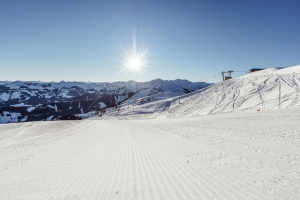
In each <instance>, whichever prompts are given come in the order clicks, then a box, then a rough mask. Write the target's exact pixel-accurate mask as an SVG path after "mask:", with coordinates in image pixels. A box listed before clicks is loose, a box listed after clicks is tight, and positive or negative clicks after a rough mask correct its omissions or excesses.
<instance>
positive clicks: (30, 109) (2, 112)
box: [0, 79, 211, 123]
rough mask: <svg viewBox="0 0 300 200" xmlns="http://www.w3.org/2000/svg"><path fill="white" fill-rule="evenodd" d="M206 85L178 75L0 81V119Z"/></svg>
mask: <svg viewBox="0 0 300 200" xmlns="http://www.w3.org/2000/svg"><path fill="white" fill-rule="evenodd" d="M209 85H211V84H208V83H204V82H190V81H187V80H180V79H177V80H170V81H168V80H166V81H165V80H162V79H155V80H152V81H149V82H136V81H128V82H113V83H108V82H65V81H61V82H40V81H38V82H34V81H15V82H9V81H0V123H8V122H20V121H33V120H50V119H53V118H56V117H59V116H64V115H66V114H81V113H84V112H86V111H89V110H99V109H103V108H106V107H111V106H115V103H116V102H118V103H120V102H123V101H125V100H127V101H130V100H136V99H141V98H145V97H149V96H151V97H152V96H155V97H156V99H159V98H165V97H168V96H172V97H174V96H178V95H182V94H184V93H189V92H192V91H195V90H198V89H201V88H204V87H207V86H209ZM153 99H154V98H152V100H153Z"/></svg>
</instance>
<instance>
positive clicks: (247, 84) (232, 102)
mask: <svg viewBox="0 0 300 200" xmlns="http://www.w3.org/2000/svg"><path fill="white" fill-rule="evenodd" d="M299 91H300V66H295V67H289V68H285V69H275V68H272V69H266V70H262V71H258V72H254V73H250V74H247V75H245V76H242V77H239V78H238V79H232V80H228V81H225V82H220V83H218V84H215V85H213V86H211V87H207V88H205V89H202V90H199V91H197V92H194V93H191V94H188V95H186V96H181V97H178V98H174V99H173V100H172V106H171V108H170V110H169V116H172V115H174V114H175V115H176V116H193V115H203V114H216V113H231V112H242V111H253V110H271V109H277V108H287V107H294V106H299V105H300V98H299Z"/></svg>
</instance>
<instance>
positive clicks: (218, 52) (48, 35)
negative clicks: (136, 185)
mask: <svg viewBox="0 0 300 200" xmlns="http://www.w3.org/2000/svg"><path fill="white" fill-rule="evenodd" d="M299 8H300V1H299V0H285V1H283V0H278V1H276V0H236V1H233V0H202V1H194V0H181V1H180V0H149V1H148V0H120V1H114V0H101V1H100V0H99V1H93V0H91V1H88V0H86V1H84V0H82V1H76V0H70V1H67V0H63V1H61V0H57V1H56V0H47V1H46V0H35V1H31V0H26V1H24V0H20V1H17V0H14V1H8V0H7V1H1V2H0V80H12V81H14V80H34V81H35V80H40V81H60V80H65V81H88V80H94V81H109V82H113V81H127V80H133V79H135V80H137V81H148V80H151V79H155V78H162V79H176V78H181V79H188V80H191V81H207V82H217V81H220V79H221V75H220V72H221V71H223V70H229V69H233V70H235V71H242V72H237V73H233V75H234V77H237V76H239V75H243V74H244V73H243V72H245V71H247V70H248V69H250V68H253V67H262V68H268V67H285V66H292V65H298V64H300V11H299ZM133 38H135V40H136V46H137V48H139V49H140V50H143V49H147V52H148V54H147V66H146V67H145V70H144V75H142V74H135V75H133V74H130V73H125V72H124V71H122V65H123V62H124V59H123V57H122V55H124V54H125V52H126V51H129V50H130V49H132V41H133ZM124 51H125V52H124ZM214 74H218V75H217V77H216V79H214V77H211V78H208V79H204V78H205V77H209V76H212V75H214Z"/></svg>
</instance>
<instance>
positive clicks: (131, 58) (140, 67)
mask: <svg viewBox="0 0 300 200" xmlns="http://www.w3.org/2000/svg"><path fill="white" fill-rule="evenodd" d="M121 56H122V57H123V67H124V68H123V69H122V70H121V72H125V74H133V75H138V74H142V75H144V73H143V71H144V70H145V68H146V67H147V64H148V60H147V56H148V51H147V48H142V47H140V46H138V45H137V44H136V41H135V39H134V40H133V43H132V47H129V48H128V49H127V50H124V49H123V55H121Z"/></svg>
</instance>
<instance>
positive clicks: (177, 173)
mask: <svg viewBox="0 0 300 200" xmlns="http://www.w3.org/2000/svg"><path fill="white" fill-rule="evenodd" d="M168 104H169V103H168ZM142 116H143V115H135V116H134V115H132V116H130V117H131V118H130V117H128V116H127V117H124V116H118V117H104V118H93V119H90V120H80V121H53V122H27V123H18V124H6V125H0V152H1V154H0V157H1V159H0V177H1V179H0V199H31V200H34V199H300V145H299V144H300V137H299V132H300V123H299V121H300V108H287V109H277V110H270V111H260V112H257V111H255V112H252V113H233V114H223V115H203V116H194V117H186V118H171V119H168V118H159V117H157V118H155V119H152V120H149V119H148V120H142V119H144V118H143V117H142ZM138 118H140V120H139V119H138ZM116 119H119V120H116ZM133 119H136V120H133Z"/></svg>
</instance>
